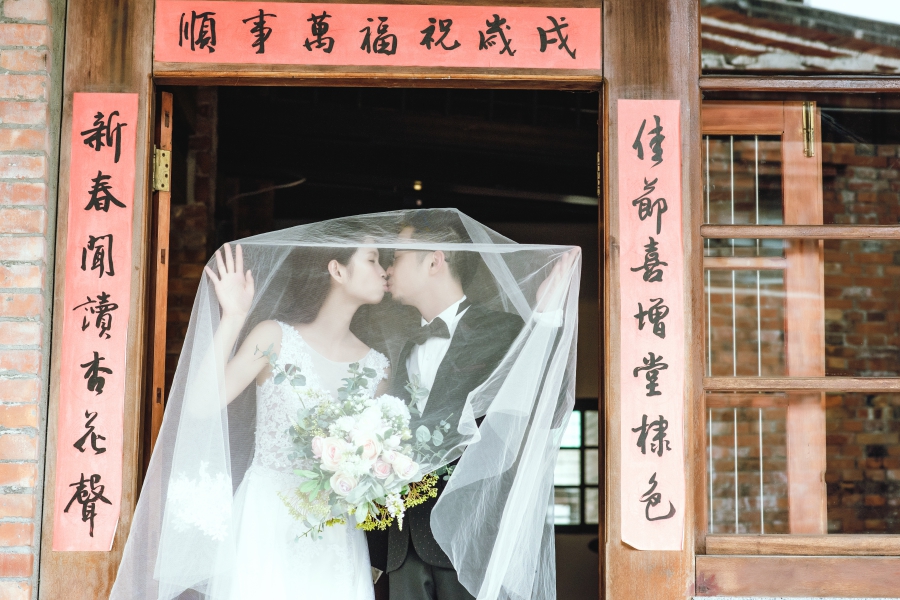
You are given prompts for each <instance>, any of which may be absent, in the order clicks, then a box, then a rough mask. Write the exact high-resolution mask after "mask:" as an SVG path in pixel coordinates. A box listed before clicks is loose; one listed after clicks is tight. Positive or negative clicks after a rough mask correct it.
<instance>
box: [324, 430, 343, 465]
mask: <svg viewBox="0 0 900 600" xmlns="http://www.w3.org/2000/svg"><path fill="white" fill-rule="evenodd" d="M346 451H347V442H345V441H344V440H342V439H340V438H335V437H327V438H325V439H324V440H322V458H321V461H322V468H323V469H325V470H326V471H337V470H338V467H339V466H340V464H341V459H342V458H343V456H344V452H346Z"/></svg>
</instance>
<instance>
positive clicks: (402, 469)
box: [391, 453, 419, 479]
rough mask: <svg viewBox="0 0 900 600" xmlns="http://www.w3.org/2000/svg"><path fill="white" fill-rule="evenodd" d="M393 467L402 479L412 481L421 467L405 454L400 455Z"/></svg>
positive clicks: (394, 461) (395, 458)
mask: <svg viewBox="0 0 900 600" xmlns="http://www.w3.org/2000/svg"><path fill="white" fill-rule="evenodd" d="M391 465H392V466H393V467H394V473H396V474H397V477H399V478H400V479H411V478H412V477H413V476H414V475H415V474H416V473H417V472H418V471H419V465H418V464H416V462H415V461H413V459H411V458H410V457H408V456H406V455H405V454H399V453H398V454H397V456H396V457H394V460H393V462H392V463H391Z"/></svg>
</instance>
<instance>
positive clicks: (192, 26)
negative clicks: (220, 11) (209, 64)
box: [178, 11, 216, 54]
mask: <svg viewBox="0 0 900 600" xmlns="http://www.w3.org/2000/svg"><path fill="white" fill-rule="evenodd" d="M215 14H216V13H214V12H204V13H200V14H197V13H196V12H194V11H191V18H190V22H187V20H186V19H185V18H184V17H185V15H186V13H181V22H180V24H179V26H178V30H179V31H178V45H179V46H181V45H182V42H184V41H185V40H187V41H188V42H190V44H191V52H193V51H194V50H196V49H197V48H199V49H200V50H204V49H205V50H208V51H209V53H210V54H212V53H213V52H215V51H216V20H215V19H213V18H212V17H213V15H215ZM198 23H199V25H198Z"/></svg>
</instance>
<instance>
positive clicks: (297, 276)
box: [277, 246, 358, 323]
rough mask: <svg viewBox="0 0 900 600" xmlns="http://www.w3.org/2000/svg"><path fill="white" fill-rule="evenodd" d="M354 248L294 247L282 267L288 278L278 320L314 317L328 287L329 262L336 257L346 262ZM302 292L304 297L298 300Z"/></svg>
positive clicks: (301, 321) (301, 319)
mask: <svg viewBox="0 0 900 600" xmlns="http://www.w3.org/2000/svg"><path fill="white" fill-rule="evenodd" d="M357 250H358V248H355V247H327V246H325V247H308V246H307V247H299V248H293V249H292V250H291V251H290V253H289V254H288V256H287V258H285V261H284V265H283V267H282V268H283V269H285V270H286V272H287V278H286V281H285V289H284V290H283V291H282V296H281V298H280V300H279V302H278V305H279V306H278V310H277V315H278V318H279V320H282V321H285V322H287V323H311V322H312V321H314V320H315V318H316V316H317V315H318V314H319V311H320V310H321V309H322V305H323V304H324V303H325V298H327V297H328V292H330V291H331V281H332V280H331V273H329V272H328V263H330V262H331V261H332V260H336V261H337V262H338V263H340V264H342V265H344V266H347V265H348V264H349V263H350V259H351V258H352V257H353V255H354V254H356V251H357ZM298 292H299V293H298ZM301 294H302V297H303V301H302V302H298V298H299V297H300V295H301Z"/></svg>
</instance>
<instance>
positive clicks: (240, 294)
mask: <svg viewBox="0 0 900 600" xmlns="http://www.w3.org/2000/svg"><path fill="white" fill-rule="evenodd" d="M216 268H217V270H218V274H216V273H214V272H213V270H212V269H210V268H209V267H204V269H205V270H206V275H207V276H208V277H209V280H210V281H212V284H213V287H214V288H215V290H216V298H218V300H219V306H220V307H221V308H222V318H223V319H224V318H226V317H233V318H238V319H244V318H246V317H247V313H248V312H250V305H251V304H252V303H253V292H254V287H253V274H252V273H251V272H250V271H249V270H247V271H246V272H244V251H243V249H242V248H241V245H240V244H238V245H237V247H236V248H235V253H234V257H232V256H231V246H230V245H229V244H225V247H224V248H222V249H221V250H218V251H216Z"/></svg>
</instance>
